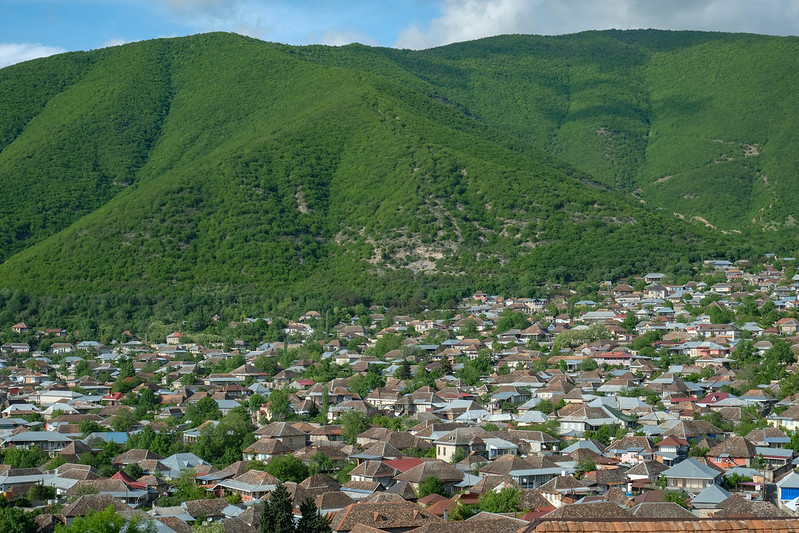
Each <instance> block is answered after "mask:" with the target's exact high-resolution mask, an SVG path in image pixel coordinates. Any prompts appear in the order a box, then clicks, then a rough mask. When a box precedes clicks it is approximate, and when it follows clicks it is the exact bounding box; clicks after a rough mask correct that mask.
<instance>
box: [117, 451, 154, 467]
mask: <svg viewBox="0 0 799 533" xmlns="http://www.w3.org/2000/svg"><path fill="white" fill-rule="evenodd" d="M145 459H155V460H157V461H160V460H162V459H163V457H161V456H160V455H158V454H157V453H155V452H151V451H150V450H141V449H138V448H134V449H133V450H128V451H126V452H125V453H121V454H119V455H117V456H116V457H115V458H114V464H115V465H118V464H125V465H126V464H130V463H138V462H139V461H143V460H145Z"/></svg>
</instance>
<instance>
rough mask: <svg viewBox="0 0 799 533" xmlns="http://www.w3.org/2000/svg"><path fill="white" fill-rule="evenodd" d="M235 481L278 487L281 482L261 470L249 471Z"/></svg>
mask: <svg viewBox="0 0 799 533" xmlns="http://www.w3.org/2000/svg"><path fill="white" fill-rule="evenodd" d="M233 479H234V480H235V481H239V482H241V483H249V484H250V485H277V484H278V483H280V480H279V479H277V478H276V477H275V476H273V475H272V474H270V473H269V472H263V471H261V470H249V471H247V472H244V473H243V474H241V475H240V476H237V477H235V478H233Z"/></svg>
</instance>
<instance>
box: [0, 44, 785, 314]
mask: <svg viewBox="0 0 799 533" xmlns="http://www.w3.org/2000/svg"><path fill="white" fill-rule="evenodd" d="M797 52H799V41H797V39H795V38H787V37H765V36H756V35H744V34H720V33H697V32H663V31H653V30H647V31H604V32H586V33H581V34H575V35H569V36H559V37H538V36H518V35H516V36H502V37H494V38H489V39H482V40H479V41H473V42H468V43H459V44H453V45H449V46H445V47H441V48H435V49H431V50H425V51H407V50H394V49H382V48H370V47H366V46H362V45H350V46H345V47H338V48H337V47H324V46H307V47H292V46H286V45H280V44H275V43H265V42H262V41H258V40H255V39H251V38H246V37H242V36H238V35H233V34H205V35H197V36H193V37H185V38H177V39H159V40H153V41H145V42H140V43H133V44H128V45H124V46H119V47H113V48H107V49H102V50H97V51H93V52H81V53H69V54H63V55H59V56H54V57H51V58H45V59H40V60H35V61H30V62H27V63H23V64H18V65H14V66H11V67H7V68H5V69H2V70H0V186H2V187H3V190H4V199H5V201H4V202H3V203H2V205H0V261H2V262H3V263H2V265H0V304H1V307H0V314H2V316H0V318H2V319H4V320H16V319H17V318H18V317H19V316H21V315H28V316H42V317H52V318H56V317H71V318H73V319H75V318H76V317H86V316H92V317H93V318H95V319H100V320H112V321H114V322H117V323H121V322H124V321H125V320H130V319H131V317H134V316H140V315H142V314H148V313H153V314H156V315H157V316H172V315H175V314H178V313H180V312H183V313H185V315H189V314H191V313H201V314H202V313H207V312H210V311H212V310H213V309H218V308H238V309H241V310H242V311H244V310H249V311H253V312H256V311H258V310H270V309H276V308H279V307H280V306H285V305H289V304H286V301H291V302H294V303H296V304H298V305H304V304H306V303H312V304H315V305H316V306H317V307H324V306H327V305H329V306H333V305H336V304H345V305H354V304H357V303H369V302H376V301H381V302H391V301H404V302H409V301H416V302H421V301H422V300H425V301H426V302H427V303H428V304H429V305H436V304H439V303H441V302H445V301H449V300H452V299H456V298H459V297H460V296H461V295H462V294H463V293H465V292H466V291H472V290H477V289H482V290H487V291H492V292H514V293H516V294H519V295H534V294H535V293H536V291H537V290H539V288H540V286H541V284H542V283H544V282H547V281H560V282H563V281H566V282H568V281H574V280H581V279H586V280H590V281H599V280H603V279H617V278H619V277H623V276H627V275H630V274H640V273H643V272H645V271H648V270H661V271H667V272H668V273H670V274H674V275H675V276H679V275H681V274H686V273H689V272H690V271H691V264H692V263H694V262H696V261H699V260H701V259H702V258H708V257H717V258H732V259H735V258H745V257H753V256H755V255H758V254H762V253H764V252H778V253H789V254H793V253H794V250H795V249H796V244H795V237H794V234H795V224H796V218H797V216H799V214H797V213H796V210H797V208H796V206H797V205H799V202H797V201H796V200H797V199H796V198H795V197H796V195H797V192H796V190H797V189H796V187H795V182H796V176H795V172H796V168H797V167H798V166H799V165H797V161H796V158H797V157H799V150H797V149H796V148H797V146H799V143H798V142H797V139H796V138H795V137H796V135H797V133H796V129H795V128H794V127H793V124H795V118H796V114H797V109H799V106H797V105H796V104H797V102H796V99H797V97H798V96H797V94H796V92H795V91H794V90H793V88H794V87H796V85H797V80H796V79H795V78H796V77H797V76H799V68H797V66H799V65H796V63H797V61H799V54H797Z"/></svg>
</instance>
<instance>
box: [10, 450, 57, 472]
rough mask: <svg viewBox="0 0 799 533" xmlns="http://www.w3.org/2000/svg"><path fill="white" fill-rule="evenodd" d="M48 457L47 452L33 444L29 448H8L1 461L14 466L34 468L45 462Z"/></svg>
mask: <svg viewBox="0 0 799 533" xmlns="http://www.w3.org/2000/svg"><path fill="white" fill-rule="evenodd" d="M49 458H50V456H49V455H47V452H45V451H44V450H42V449H41V448H39V447H38V446H33V447H31V448H30V449H27V450H26V449H25V448H19V447H16V446H15V447H13V448H9V449H8V450H7V451H6V453H5V456H4V457H3V463H5V464H7V465H11V466H13V467H14V468H35V467H37V466H41V465H43V464H44V463H46V462H47V460H48V459H49Z"/></svg>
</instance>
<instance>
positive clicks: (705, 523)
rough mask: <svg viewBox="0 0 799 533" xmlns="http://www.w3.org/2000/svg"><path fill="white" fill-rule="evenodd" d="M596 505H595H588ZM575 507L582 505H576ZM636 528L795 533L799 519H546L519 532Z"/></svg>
mask: <svg viewBox="0 0 799 533" xmlns="http://www.w3.org/2000/svg"><path fill="white" fill-rule="evenodd" d="M587 505H595V504H587ZM572 507H579V505H575V506H572ZM627 531H637V532H641V533H675V532H692V531H696V532H702V533H704V532H706V531H729V532H736V533H741V532H749V531H752V532H761V533H771V532H780V533H793V532H799V519H797V518H790V519H776V520H775V519H771V520H762V519H760V520H752V519H749V520H713V519H706V520H642V521H638V520H635V519H632V520H630V519H628V520H624V521H618V520H607V521H603V520H595V521H571V520H568V521H567V520H545V521H541V522H533V523H531V524H530V525H529V526H527V527H525V528H522V529H519V530H518V533H532V532H536V533H566V532H569V533H611V532H612V533H618V532H627Z"/></svg>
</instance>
